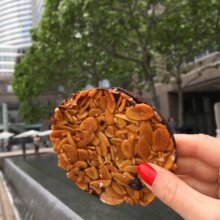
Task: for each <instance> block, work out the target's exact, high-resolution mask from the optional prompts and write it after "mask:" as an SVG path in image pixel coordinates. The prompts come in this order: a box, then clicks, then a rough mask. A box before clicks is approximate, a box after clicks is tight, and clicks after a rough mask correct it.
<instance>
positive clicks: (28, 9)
mask: <svg viewBox="0 0 220 220" xmlns="http://www.w3.org/2000/svg"><path fill="white" fill-rule="evenodd" d="M31 27H32V5H31V0H1V4H0V130H9V129H11V128H13V129H16V128H17V124H19V123H20V122H21V120H20V118H19V116H18V106H19V103H18V101H17V99H16V97H15V95H14V93H13V90H12V85H11V82H12V78H13V73H14V66H15V63H16V59H17V57H18V56H20V55H21V54H23V53H25V51H26V49H27V48H29V47H30V46H31V37H30V28H31Z"/></svg>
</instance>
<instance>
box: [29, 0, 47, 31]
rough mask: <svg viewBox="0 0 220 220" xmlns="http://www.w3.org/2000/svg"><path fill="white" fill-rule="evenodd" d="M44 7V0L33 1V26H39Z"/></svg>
mask: <svg viewBox="0 0 220 220" xmlns="http://www.w3.org/2000/svg"><path fill="white" fill-rule="evenodd" d="M43 9H44V0H35V1H32V17H33V27H34V28H35V27H37V26H38V24H39V22H40V20H41V17H42V14H43Z"/></svg>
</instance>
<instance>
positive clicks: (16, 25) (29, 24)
mask: <svg viewBox="0 0 220 220" xmlns="http://www.w3.org/2000/svg"><path fill="white" fill-rule="evenodd" d="M31 24H32V21H30V20H27V21H25V22H24V21H22V24H20V23H13V24H10V25H7V26H5V27H3V28H1V29H0V30H1V32H6V31H10V30H12V29H16V28H25V27H31Z"/></svg>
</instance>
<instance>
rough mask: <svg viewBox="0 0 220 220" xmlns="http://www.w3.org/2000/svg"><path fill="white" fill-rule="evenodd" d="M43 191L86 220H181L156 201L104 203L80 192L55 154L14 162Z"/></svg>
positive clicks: (18, 159)
mask: <svg viewBox="0 0 220 220" xmlns="http://www.w3.org/2000/svg"><path fill="white" fill-rule="evenodd" d="M11 160H12V161H13V162H14V163H15V164H16V165H17V166H18V167H19V168H21V169H22V170H23V171H24V172H26V173H27V174H28V175H30V176H31V177H32V178H33V179H35V180H36V181H37V182H38V183H40V184H41V185H42V186H43V187H44V188H46V189H47V190H48V191H50V192H51V193H52V194H53V195H54V196H56V197H57V198H58V199H59V200H61V201H62V202H63V203H64V204H66V205H67V206H68V207H69V208H70V209H72V210H73V211H74V212H75V213H76V214H78V215H79V216H80V217H82V218H83V219H85V220H87V219H88V220H103V219H104V220H112V219H117V220H124V219H126V220H134V219H135V220H139V219H140V220H142V219H146V220H154V219H155V220H160V219H162V220H178V219H182V218H181V217H180V216H179V215H177V214H176V213H175V212H174V211H172V210H171V209H170V208H168V207H167V206H165V205H164V204H162V203H161V202H160V201H159V200H155V201H154V202H153V203H152V204H150V205H149V206H147V207H141V206H131V205H126V204H123V205H118V206H110V205H106V204H104V203H102V202H101V201H100V200H99V199H98V198H97V197H94V196H92V195H90V194H89V193H87V192H84V191H82V190H80V189H78V188H77V187H76V186H75V185H74V184H73V183H72V182H71V181H70V180H68V179H67V178H66V174H65V172H64V171H63V170H61V169H60V168H59V167H58V166H57V159H56V156H55V155H54V154H41V155H28V156H27V157H26V159H23V158H22V157H14V158H12V159H11Z"/></svg>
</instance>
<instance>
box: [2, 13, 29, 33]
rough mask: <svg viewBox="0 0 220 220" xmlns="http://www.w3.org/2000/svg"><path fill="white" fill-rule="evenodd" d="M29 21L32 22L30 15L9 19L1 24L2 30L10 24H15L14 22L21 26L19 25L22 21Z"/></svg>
mask: <svg viewBox="0 0 220 220" xmlns="http://www.w3.org/2000/svg"><path fill="white" fill-rule="evenodd" d="M27 22H31V17H30V16H25V17H22V18H20V19H19V20H18V19H17V18H16V19H13V20H9V21H8V22H7V23H5V24H3V25H1V24H0V30H1V29H3V28H5V27H8V26H9V25H14V24H17V27H19V25H21V24H22V23H27Z"/></svg>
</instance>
